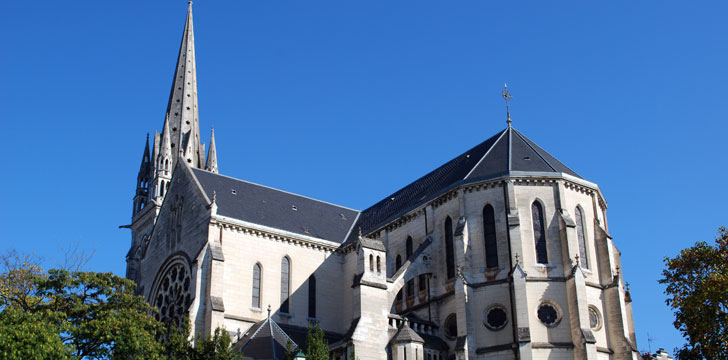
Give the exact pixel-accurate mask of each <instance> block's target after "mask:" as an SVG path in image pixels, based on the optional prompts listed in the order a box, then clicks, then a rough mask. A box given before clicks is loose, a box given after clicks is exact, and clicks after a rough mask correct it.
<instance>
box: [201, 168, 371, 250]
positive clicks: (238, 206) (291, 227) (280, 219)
mask: <svg viewBox="0 0 728 360" xmlns="http://www.w3.org/2000/svg"><path fill="white" fill-rule="evenodd" d="M191 170H192V174H193V175H194V176H195V178H196V179H197V181H198V182H199V183H200V185H201V186H202V190H203V191H204V192H205V194H207V198H208V199H212V193H213V192H215V203H216V204H217V214H219V215H222V216H226V217H230V218H234V219H238V220H242V221H246V222H250V223H254V224H259V225H263V226H268V227H271V228H276V229H281V230H285V231H289V232H292V233H295V234H300V235H306V236H312V237H316V238H320V239H325V240H329V241H333V242H337V243H341V242H343V241H344V240H345V239H346V236H347V234H348V233H349V230H350V229H351V228H352V225H353V224H354V221H355V220H356V218H357V215H358V214H359V212H358V211H356V210H352V209H349V208H345V207H342V206H338V205H334V204H330V203H327V202H323V201H319V200H315V199H311V198H308V197H305V196H301V195H296V194H292V193H289V192H286V191H282V190H277V189H273V188H270V187H267V186H263V185H258V184H254V183H251V182H247V181H243V180H239V179H234V178H231V177H228V176H224V175H220V174H216V173H212V172H209V171H205V170H202V169H197V168H191Z"/></svg>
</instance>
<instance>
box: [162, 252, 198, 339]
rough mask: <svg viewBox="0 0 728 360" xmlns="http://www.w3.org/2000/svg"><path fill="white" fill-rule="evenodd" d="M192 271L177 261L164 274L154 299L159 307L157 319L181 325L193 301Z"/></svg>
mask: <svg viewBox="0 0 728 360" xmlns="http://www.w3.org/2000/svg"><path fill="white" fill-rule="evenodd" d="M191 281H192V279H191V278H190V272H189V270H187V267H186V266H184V264H182V263H179V262H178V263H176V264H173V265H172V266H170V267H169V268H168V269H167V272H166V273H165V274H164V276H162V278H161V281H160V283H159V288H158V289H157V294H156V296H154V297H153V299H154V304H153V305H154V306H156V307H157V310H159V313H157V315H156V317H157V320H159V321H161V322H163V323H165V324H169V323H173V324H175V325H176V326H179V325H180V322H181V320H182V317H183V316H184V315H185V314H186V313H187V309H188V308H189V307H190V304H191V303H192V294H191V289H190V282H191Z"/></svg>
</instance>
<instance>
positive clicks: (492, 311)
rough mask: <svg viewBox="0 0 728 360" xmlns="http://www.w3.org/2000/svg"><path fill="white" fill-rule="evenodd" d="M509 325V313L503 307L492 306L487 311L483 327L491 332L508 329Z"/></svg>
mask: <svg viewBox="0 0 728 360" xmlns="http://www.w3.org/2000/svg"><path fill="white" fill-rule="evenodd" d="M507 323H508V313H507V312H506V309H505V308H504V307H503V306H501V305H492V306H491V307H489V308H488V309H487V310H485V315H484V318H483V325H485V327H487V328H488V329H490V330H493V331H497V330H501V329H503V328H504V327H506V324H507Z"/></svg>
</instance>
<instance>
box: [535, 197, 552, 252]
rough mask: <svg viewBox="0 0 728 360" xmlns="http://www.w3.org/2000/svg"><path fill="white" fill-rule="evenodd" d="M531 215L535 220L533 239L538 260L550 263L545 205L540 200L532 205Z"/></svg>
mask: <svg viewBox="0 0 728 360" xmlns="http://www.w3.org/2000/svg"><path fill="white" fill-rule="evenodd" d="M531 217H532V221H533V240H534V242H535V245H536V262H537V263H539V264H548V262H549V257H548V252H547V250H546V228H545V227H544V222H543V206H541V203H539V202H538V201H534V202H533V205H531Z"/></svg>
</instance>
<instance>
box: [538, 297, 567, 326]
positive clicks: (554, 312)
mask: <svg viewBox="0 0 728 360" xmlns="http://www.w3.org/2000/svg"><path fill="white" fill-rule="evenodd" d="M537 314H538V319H539V320H541V323H543V324H544V325H546V326H548V327H554V326H556V325H558V324H559V321H561V311H560V310H559V308H558V307H557V306H556V304H554V303H551V302H544V303H541V305H540V306H539V307H538V312H537Z"/></svg>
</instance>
